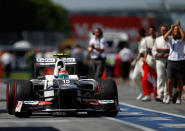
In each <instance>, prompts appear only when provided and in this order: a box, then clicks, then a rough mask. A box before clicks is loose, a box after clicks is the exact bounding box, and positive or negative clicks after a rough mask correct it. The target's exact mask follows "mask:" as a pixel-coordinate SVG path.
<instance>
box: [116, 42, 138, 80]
mask: <svg viewBox="0 0 185 131" xmlns="http://www.w3.org/2000/svg"><path fill="white" fill-rule="evenodd" d="M119 55H120V57H121V61H122V71H123V79H125V80H127V79H128V78H129V73H130V67H131V61H132V60H133V58H134V55H133V53H132V52H131V50H130V49H129V48H128V47H127V45H124V46H123V49H121V51H120V52H119Z"/></svg>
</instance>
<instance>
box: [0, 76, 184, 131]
mask: <svg viewBox="0 0 185 131" xmlns="http://www.w3.org/2000/svg"><path fill="white" fill-rule="evenodd" d="M116 82H117V85H118V93H119V99H120V102H121V103H126V104H129V105H134V106H136V107H142V108H147V109H152V110H156V111H160V112H166V113H173V114H177V115H182V116H185V103H184V102H183V103H182V104H181V105H175V104H168V105H166V104H162V103H160V102H156V101H155V100H154V99H153V100H152V101H151V102H141V101H136V96H137V94H138V91H137V89H136V88H135V87H134V85H133V83H132V82H130V81H123V80H122V79H116ZM0 92H1V93H0V131H4V130H6V131H7V130H8V131H11V130H20V131H29V130H36V131H37V130H39V131H42V130H43V131H59V130H60V131H94V130H96V131H112V130H116V131H123V130H124V131H127V130H129V131H138V130H152V128H148V127H147V126H143V125H139V124H134V123H130V122H127V121H122V120H118V119H117V118H107V117H100V116H90V117H88V116H78V117H71V116H67V117H52V116H49V115H45V114H41V115H34V116H32V117H30V118H16V117H14V116H10V115H8V114H7V113H6V87H5V85H4V84H3V83H0ZM121 110H124V109H121ZM122 113H124V112H120V113H119V114H122ZM128 115H129V113H128V114H127V116H128ZM131 115H132V116H133V114H130V116H131ZM118 118H119V116H118Z"/></svg>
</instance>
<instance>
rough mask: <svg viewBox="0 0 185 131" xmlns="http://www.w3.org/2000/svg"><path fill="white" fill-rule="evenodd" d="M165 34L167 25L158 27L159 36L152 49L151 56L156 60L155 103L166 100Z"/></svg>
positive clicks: (166, 45) (166, 50)
mask: <svg viewBox="0 0 185 131" xmlns="http://www.w3.org/2000/svg"><path fill="white" fill-rule="evenodd" d="M166 32H167V25H162V26H161V27H160V33H161V36H159V37H157V38H156V40H155V43H154V46H153V48H152V54H153V56H154V57H155V60H156V72H157V94H158V96H157V97H156V100H157V101H163V102H165V100H166V98H167V94H168V91H167V72H166V64H167V57H168V54H169V46H168V43H167V42H166V41H165V40H164V37H163V36H164V35H165V33H166Z"/></svg>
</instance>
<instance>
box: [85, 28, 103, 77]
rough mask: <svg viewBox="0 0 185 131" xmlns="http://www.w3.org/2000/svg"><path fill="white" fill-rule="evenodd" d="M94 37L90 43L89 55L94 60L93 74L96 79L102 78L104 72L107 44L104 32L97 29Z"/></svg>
mask: <svg viewBox="0 0 185 131" xmlns="http://www.w3.org/2000/svg"><path fill="white" fill-rule="evenodd" d="M93 35H94V37H92V38H91V39H90V41H89V48H88V50H89V53H90V56H91V60H92V67H93V73H94V77H95V78H100V77H101V76H102V74H103V71H104V66H105V59H106V55H105V53H104V50H105V45H106V42H105V40H104V39H103V31H102V30H101V28H96V29H95V30H94V31H93Z"/></svg>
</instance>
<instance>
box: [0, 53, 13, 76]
mask: <svg viewBox="0 0 185 131" xmlns="http://www.w3.org/2000/svg"><path fill="white" fill-rule="evenodd" d="M12 61H13V56H12V55H11V54H10V53H9V52H8V51H7V50H6V51H4V53H3V55H2V56H1V62H2V64H3V70H4V72H5V76H6V78H8V77H9V76H10V73H11V64H12Z"/></svg>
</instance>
